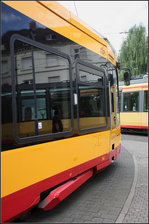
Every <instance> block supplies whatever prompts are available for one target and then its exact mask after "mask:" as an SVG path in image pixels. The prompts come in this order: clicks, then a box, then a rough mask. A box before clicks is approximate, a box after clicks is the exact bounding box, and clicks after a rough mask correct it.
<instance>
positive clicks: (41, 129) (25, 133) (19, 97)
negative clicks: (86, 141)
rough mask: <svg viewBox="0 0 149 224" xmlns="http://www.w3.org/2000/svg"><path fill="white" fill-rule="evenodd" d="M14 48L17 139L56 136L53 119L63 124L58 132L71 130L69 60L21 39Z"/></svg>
mask: <svg viewBox="0 0 149 224" xmlns="http://www.w3.org/2000/svg"><path fill="white" fill-rule="evenodd" d="M14 49H15V52H14V57H15V75H16V103H17V107H16V112H17V114H16V116H17V124H16V126H17V136H18V137H19V138H25V137H30V136H36V135H44V134H53V125H55V124H54V122H53V120H55V121H59V123H61V126H62V128H60V129H59V128H57V132H65V131H69V130H71V119H70V118H71V109H70V108H71V102H70V95H71V93H70V74H69V61H68V59H66V58H63V57H62V56H59V55H56V54H53V53H49V52H47V51H45V50H43V49H40V48H37V47H34V46H32V45H30V44H27V43H24V42H22V41H20V40H15V44H14ZM47 55H50V57H49V58H48V62H49V63H48V65H47ZM24 58H25V60H24ZM55 64H56V66H55ZM57 77H58V78H57ZM57 111H59V113H57ZM55 117H56V118H55ZM55 132H56V131H54V133H55Z"/></svg>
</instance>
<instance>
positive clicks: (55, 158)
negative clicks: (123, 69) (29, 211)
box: [1, 1, 120, 197]
mask: <svg viewBox="0 0 149 224" xmlns="http://www.w3.org/2000/svg"><path fill="white" fill-rule="evenodd" d="M3 2H4V3H5V4H7V5H9V6H10V7H13V8H14V9H16V10H18V11H19V12H21V13H23V14H24V15H26V16H28V17H30V18H32V19H34V20H35V21H37V22H39V23H41V24H43V25H45V26H46V27H48V28H50V29H52V30H54V31H56V32H58V33H59V34H62V35H63V36H65V37H67V38H69V39H71V40H72V41H75V42H76V43H78V44H80V45H82V46H85V47H86V48H88V49H90V50H92V51H94V52H95V53H98V54H100V55H101V56H103V57H105V58H108V59H109V60H110V61H112V60H113V61H112V63H113V64H114V65H115V64H116V60H115V57H114V54H113V52H112V50H111V48H110V46H109V45H108V44H107V42H106V41H105V40H104V39H102V38H100V37H99V36H97V35H96V33H95V32H93V31H92V29H91V28H90V29H89V28H88V27H87V26H84V24H83V23H82V22H81V21H80V20H79V19H76V18H75V16H74V15H73V14H70V15H69V13H68V11H67V10H65V9H63V7H61V6H60V5H58V3H55V2H52V1H48V2H46V1H44V2H42V4H41V3H39V2H38V1H3ZM43 4H44V5H45V7H43ZM51 21H52V22H51ZM77 27H79V29H77ZM91 36H92V37H91ZM100 50H101V51H100ZM107 52H108V53H109V55H108V54H107ZM112 58H113V59H112ZM65 122H67V120H66V121H65ZM81 122H83V120H82V121H81ZM27 123H28V122H27ZM43 125H44V126H45V130H47V128H48V126H47V125H48V123H45V122H43ZM64 126H68V124H66V123H65V124H64ZM74 126H75V128H77V122H75V123H74ZM20 128H22V132H21V133H22V135H23V134H24V130H26V128H28V126H25V124H24V127H23V125H22V127H20ZM32 131H33V129H32ZM112 144H114V145H115V147H117V146H118V145H119V144H120V128H117V129H114V130H112V131H110V130H109V131H104V132H99V133H93V134H87V135H82V136H78V137H73V138H67V139H62V140H59V141H52V142H49V143H42V144H37V145H32V146H28V147H22V148H18V149H14V150H8V151H3V152H2V153H1V196H2V197H4V196H6V195H9V194H11V193H14V192H16V191H18V190H21V189H23V188H25V187H28V186H30V185H32V184H34V183H38V182H39V181H42V180H44V179H46V178H49V177H52V176H53V175H56V174H58V173H61V172H63V171H65V170H68V169H70V168H73V167H75V166H78V165H80V164H82V163H85V162H87V161H89V160H92V159H95V158H97V157H100V156H102V155H104V154H107V153H109V152H110V151H111V150H112ZM8 164H9V166H8ZM70 177H71V174H70ZM68 178H69V177H68Z"/></svg>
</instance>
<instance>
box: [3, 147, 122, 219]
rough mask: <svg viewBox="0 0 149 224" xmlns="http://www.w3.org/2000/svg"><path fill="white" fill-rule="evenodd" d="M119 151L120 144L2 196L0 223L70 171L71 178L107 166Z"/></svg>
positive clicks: (23, 207) (15, 215)
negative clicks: (111, 149)
mask: <svg viewBox="0 0 149 224" xmlns="http://www.w3.org/2000/svg"><path fill="white" fill-rule="evenodd" d="M119 153H120V146H118V147H117V148H115V149H114V150H113V151H111V152H110V153H109V154H105V155H102V156H100V157H98V158H95V159H93V160H90V161H88V162H85V163H83V164H81V165H79V166H76V167H73V168H71V169H69V170H66V171H64V172H62V173H59V174H57V175H55V176H52V177H50V178H47V179H45V180H43V181H40V182H38V183H36V184H33V185H31V186H29V187H26V188H24V189H21V190H19V191H17V192H14V193H12V194H10V195H7V196H5V197H3V198H2V199H1V217H2V218H1V219H2V220H1V222H2V223H3V222H11V221H13V220H14V219H15V218H16V217H17V216H18V215H19V214H22V213H24V212H25V211H27V210H29V209H30V208H31V207H33V206H35V205H36V204H38V203H39V201H40V194H41V193H42V192H44V191H46V190H48V189H50V188H52V187H54V186H56V185H58V184H60V183H63V182H64V181H66V180H69V179H70V176H69V174H70V173H71V174H72V175H71V178H73V177H76V176H78V175H80V174H82V173H83V172H85V171H88V170H90V169H91V168H93V167H96V169H97V171H99V170H101V169H103V168H104V167H106V166H108V165H109V164H110V163H111V161H112V159H113V157H114V159H116V158H117V156H118V154H119ZM103 157H104V161H103V160H102V158H103ZM80 183H81V182H80ZM82 183H83V182H82ZM79 186H80V185H79ZM72 189H73V188H72ZM75 189H76V188H75ZM75 189H74V190H75ZM66 194H67V193H66Z"/></svg>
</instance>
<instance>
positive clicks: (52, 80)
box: [48, 76, 60, 83]
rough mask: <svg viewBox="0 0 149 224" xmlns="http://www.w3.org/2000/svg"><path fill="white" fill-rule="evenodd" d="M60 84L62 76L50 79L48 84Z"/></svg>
mask: <svg viewBox="0 0 149 224" xmlns="http://www.w3.org/2000/svg"><path fill="white" fill-rule="evenodd" d="M55 82H60V76H53V77H48V83H55Z"/></svg>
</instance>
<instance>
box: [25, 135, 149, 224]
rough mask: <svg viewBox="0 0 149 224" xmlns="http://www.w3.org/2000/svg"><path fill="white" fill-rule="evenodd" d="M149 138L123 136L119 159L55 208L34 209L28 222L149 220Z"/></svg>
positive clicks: (130, 221) (137, 221)
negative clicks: (49, 209) (46, 209)
mask: <svg viewBox="0 0 149 224" xmlns="http://www.w3.org/2000/svg"><path fill="white" fill-rule="evenodd" d="M147 171H148V137H147V136H138V135H122V150H121V154H120V155H119V157H118V159H117V161H116V162H114V163H112V164H111V165H110V166H109V167H107V168H106V169H105V170H104V171H102V172H101V173H99V174H98V175H96V176H94V177H92V178H91V179H89V180H88V181H87V182H86V183H85V184H84V185H82V186H81V187H80V188H79V189H77V190H76V191H75V192H73V193H72V194H71V195H70V196H69V197H68V198H66V199H65V200H64V201H63V202H61V203H60V204H59V205H58V206H57V207H56V208H55V209H53V210H51V211H47V212H44V211H41V210H38V209H37V208H36V209H34V210H33V212H32V213H31V214H30V216H29V217H28V218H26V219H25V220H23V221H24V222H29V223H31V222H39V223H148V200H147V198H148V179H147V178H148V173H147Z"/></svg>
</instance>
